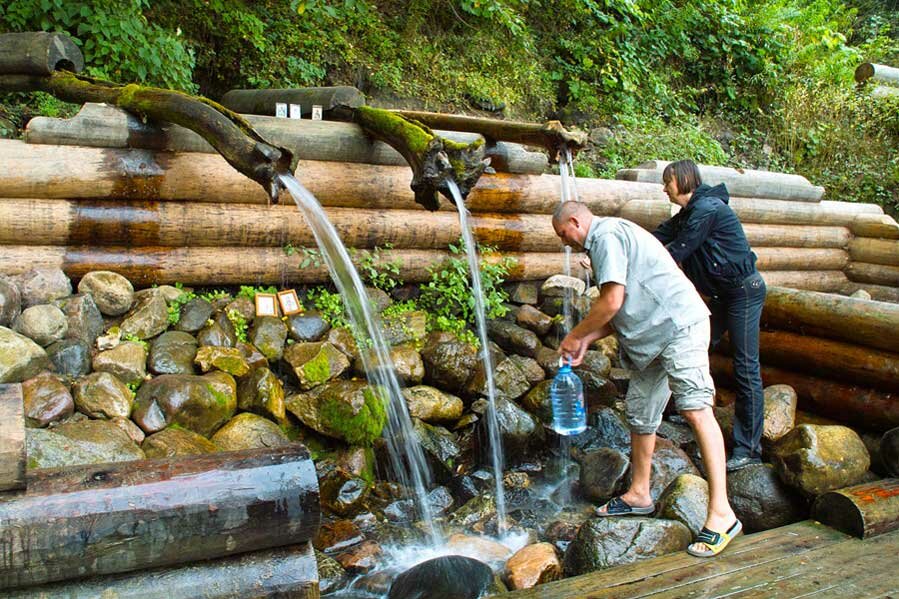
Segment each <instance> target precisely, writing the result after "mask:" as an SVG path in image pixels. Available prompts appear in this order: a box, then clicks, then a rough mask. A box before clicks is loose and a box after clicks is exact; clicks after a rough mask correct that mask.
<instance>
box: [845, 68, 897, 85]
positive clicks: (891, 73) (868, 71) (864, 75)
mask: <svg viewBox="0 0 899 599" xmlns="http://www.w3.org/2000/svg"><path fill="white" fill-rule="evenodd" d="M868 79H872V80H874V81H882V82H884V83H893V84H895V85H899V69H897V68H896V67H888V66H886V65H884V64H874V63H871V62H863V63H862V64H860V65H858V67H857V68H856V69H855V80H856V81H857V82H858V83H864V82H866V81H867V80H868Z"/></svg>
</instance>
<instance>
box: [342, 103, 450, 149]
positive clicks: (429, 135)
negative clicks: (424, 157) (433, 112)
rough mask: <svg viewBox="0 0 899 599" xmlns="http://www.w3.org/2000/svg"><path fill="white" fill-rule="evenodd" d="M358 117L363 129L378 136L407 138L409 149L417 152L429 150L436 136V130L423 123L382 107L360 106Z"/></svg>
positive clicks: (357, 110) (357, 112) (357, 111)
mask: <svg viewBox="0 0 899 599" xmlns="http://www.w3.org/2000/svg"><path fill="white" fill-rule="evenodd" d="M356 118H357V120H358V122H359V124H360V125H361V126H362V128H363V129H365V130H366V131H369V132H370V133H372V134H374V135H376V136H385V137H394V136H395V137H401V138H403V139H405V140H406V143H407V144H408V146H409V149H410V150H411V151H412V152H414V153H416V154H424V153H425V152H427V151H428V147H429V146H430V144H431V141H433V140H434V137H435V136H434V132H433V131H431V130H430V129H429V128H428V127H426V126H424V125H422V124H421V123H416V122H413V121H409V120H407V119H405V118H403V117H402V116H400V115H398V114H396V113H394V112H390V111H389V110H383V109H381V108H372V107H370V106H360V107H359V108H357V109H356Z"/></svg>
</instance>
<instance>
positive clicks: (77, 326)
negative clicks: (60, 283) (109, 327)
mask: <svg viewBox="0 0 899 599" xmlns="http://www.w3.org/2000/svg"><path fill="white" fill-rule="evenodd" d="M53 305H55V306H56V307H57V308H59V309H60V310H62V311H63V313H64V314H65V315H66V318H67V319H68V322H69V327H68V331H69V332H68V336H69V337H70V338H74V339H80V340H82V341H84V342H85V343H87V344H88V345H93V344H94V342H95V341H96V340H97V337H99V336H100V335H102V334H103V328H104V324H103V315H102V314H100V309H99V308H97V304H96V303H95V302H94V298H93V297H91V296H90V295H85V294H78V295H73V296H71V297H66V298H63V299H58V300H56V301H54V302H53Z"/></svg>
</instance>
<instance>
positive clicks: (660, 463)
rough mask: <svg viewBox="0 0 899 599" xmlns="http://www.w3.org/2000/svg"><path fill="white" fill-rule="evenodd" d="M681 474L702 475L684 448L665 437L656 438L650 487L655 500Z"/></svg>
mask: <svg viewBox="0 0 899 599" xmlns="http://www.w3.org/2000/svg"><path fill="white" fill-rule="evenodd" d="M681 474H693V475H695V476H699V475H700V473H699V470H698V469H697V468H696V466H695V465H694V464H693V461H692V460H691V459H690V457H689V456H688V455H687V454H686V452H684V450H682V449H681V448H680V447H677V446H676V445H674V444H673V443H671V442H670V441H667V440H665V439H656V447H655V452H654V453H653V454H652V468H651V470H650V481H651V483H650V489H649V493H650V495H652V499H653V501H655V500H657V499H658V498H659V496H660V495H661V494H662V491H664V490H665V487H667V486H668V485H669V484H671V481H673V480H674V479H676V478H677V477H678V476H679V475H681Z"/></svg>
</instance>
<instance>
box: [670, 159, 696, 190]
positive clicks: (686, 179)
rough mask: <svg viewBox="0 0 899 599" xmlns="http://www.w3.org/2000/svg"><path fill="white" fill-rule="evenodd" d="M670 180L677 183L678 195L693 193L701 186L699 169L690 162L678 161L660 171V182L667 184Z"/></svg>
mask: <svg viewBox="0 0 899 599" xmlns="http://www.w3.org/2000/svg"><path fill="white" fill-rule="evenodd" d="M672 178H674V180H675V181H677V191H678V192H679V193H693V191H695V190H696V188H697V187H699V186H700V185H702V177H700V176H699V167H697V166H696V163H695V162H693V161H692V160H678V161H677V162H672V163H671V164H669V165H668V166H666V167H665V170H663V171H662V182H663V183H665V184H667V183H668V182H669V181H671V179H672Z"/></svg>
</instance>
